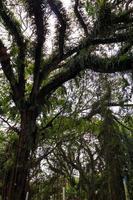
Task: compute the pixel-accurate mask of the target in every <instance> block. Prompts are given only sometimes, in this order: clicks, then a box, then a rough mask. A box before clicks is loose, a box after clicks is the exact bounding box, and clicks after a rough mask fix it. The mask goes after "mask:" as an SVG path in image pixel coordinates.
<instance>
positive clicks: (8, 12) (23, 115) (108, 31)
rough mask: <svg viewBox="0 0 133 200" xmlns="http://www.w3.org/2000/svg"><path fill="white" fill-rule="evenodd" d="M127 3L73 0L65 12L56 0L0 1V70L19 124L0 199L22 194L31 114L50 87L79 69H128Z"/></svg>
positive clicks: (33, 122)
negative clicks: (9, 167)
mask: <svg viewBox="0 0 133 200" xmlns="http://www.w3.org/2000/svg"><path fill="white" fill-rule="evenodd" d="M132 6H133V5H132V1H130V0H121V1H116V0H95V1H91V0H90V1H89V0H88V1H82V0H81V1H79V0H74V1H72V5H71V6H70V11H69V12H68V10H67V9H66V8H65V7H64V6H63V3H62V2H61V1H60V0H38V1H37V0H15V1H14V2H12V1H10V0H0V24H1V35H0V36H1V40H0V63H1V72H2V75H3V76H4V77H5V78H6V79H7V81H8V87H7V88H8V91H9V94H8V97H9V101H10V105H9V108H8V109H9V110H10V111H11V109H12V108H14V109H15V111H16V115H17V117H18V121H17V122H18V123H17V125H19V128H18V129H16V128H14V127H13V128H14V131H17V134H18V140H16V141H15V144H14V145H15V148H13V150H12V151H13V155H14V163H13V165H12V167H11V169H10V170H9V172H8V174H7V175H6V177H5V183H4V185H5V187H4V190H3V199H10V200H14V199H17V200H22V199H24V198H25V197H26V194H27V191H28V190H29V189H28V187H29V184H28V182H29V179H28V177H29V172H30V163H31V162H30V158H31V154H32V152H33V151H34V150H35V149H36V146H37V141H38V137H39V132H38V130H37V119H38V117H39V116H40V115H41V113H42V111H44V110H45V109H46V107H47V104H48V101H49V98H50V97H51V95H52V94H53V93H54V92H55V90H56V89H58V88H59V87H60V86H62V84H63V83H65V82H67V81H68V80H70V79H73V78H75V77H76V76H77V75H78V74H79V73H80V72H81V71H85V70H93V71H95V72H100V73H115V72H125V71H127V72H129V71H132V69H133V59H132V42H133V41H132V36H133V8H132ZM53 22H54V23H53ZM75 22H76V23H75ZM51 23H52V25H51ZM6 34H7V37H6V38H5V35H6ZM50 41H52V42H51V43H50V44H51V45H49V44H48V42H50ZM111 52H112V53H111ZM15 117H16V116H15ZM10 128H11V127H10Z"/></svg>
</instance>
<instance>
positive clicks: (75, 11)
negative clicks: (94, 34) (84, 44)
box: [74, 0, 89, 36]
mask: <svg viewBox="0 0 133 200" xmlns="http://www.w3.org/2000/svg"><path fill="white" fill-rule="evenodd" d="M78 7H79V0H75V5H74V13H75V15H76V17H77V19H78V22H79V23H80V25H81V27H82V28H83V30H84V33H85V35H86V36H88V34H89V33H88V29H87V25H86V24H85V22H84V20H83V17H82V15H81V14H80V12H79V10H78Z"/></svg>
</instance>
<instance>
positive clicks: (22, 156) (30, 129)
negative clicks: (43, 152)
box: [2, 111, 36, 200]
mask: <svg viewBox="0 0 133 200" xmlns="http://www.w3.org/2000/svg"><path fill="white" fill-rule="evenodd" d="M35 124H36V115H35V112H33V111H23V112H22V113H21V131H20V135H19V140H18V145H17V150H16V152H14V153H15V161H14V165H13V167H12V168H11V170H10V171H9V173H8V174H7V175H6V178H5V184H4V188H3V196H2V199H3V200H25V197H26V193H27V192H28V186H29V172H30V154H31V151H32V150H33V146H34V144H33V143H34V134H35V129H36V128H35V127H36V125H35Z"/></svg>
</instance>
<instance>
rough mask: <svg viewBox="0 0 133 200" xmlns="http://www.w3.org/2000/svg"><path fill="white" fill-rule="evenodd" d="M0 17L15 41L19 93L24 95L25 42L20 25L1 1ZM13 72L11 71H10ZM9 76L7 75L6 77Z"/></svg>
mask: <svg viewBox="0 0 133 200" xmlns="http://www.w3.org/2000/svg"><path fill="white" fill-rule="evenodd" d="M0 18H1V19H2V21H3V23H4V26H5V27H6V29H7V30H8V31H9V33H10V34H11V35H12V36H13V39H14V41H15V42H16V44H17V46H18V49H19V52H18V63H20V65H18V66H17V69H18V80H19V88H20V90H21V95H22V97H24V90H25V88H24V87H25V80H24V68H25V64H24V60H25V48H26V43H25V41H24V36H23V34H22V32H21V27H20V24H19V22H18V21H17V19H15V16H14V15H13V13H12V12H11V11H10V10H9V9H8V8H7V7H6V6H5V5H4V3H3V1H2V0H1V1H0ZM12 74H13V71H12ZM8 78H9V77H8Z"/></svg>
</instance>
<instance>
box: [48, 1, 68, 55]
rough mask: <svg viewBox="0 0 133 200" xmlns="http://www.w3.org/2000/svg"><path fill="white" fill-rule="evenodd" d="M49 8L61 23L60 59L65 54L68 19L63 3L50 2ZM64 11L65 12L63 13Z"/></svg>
mask: <svg viewBox="0 0 133 200" xmlns="http://www.w3.org/2000/svg"><path fill="white" fill-rule="evenodd" d="M48 3H49V6H50V8H51V10H52V11H53V12H54V13H55V15H56V17H57V19H58V21H59V23H60V28H59V54H60V57H62V56H63V54H64V42H65V34H66V26H67V23H66V21H67V19H66V13H65V10H64V9H63V6H62V3H61V2H60V1H58V4H57V3H56V1H55V0H48ZM62 11H63V12H62Z"/></svg>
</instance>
